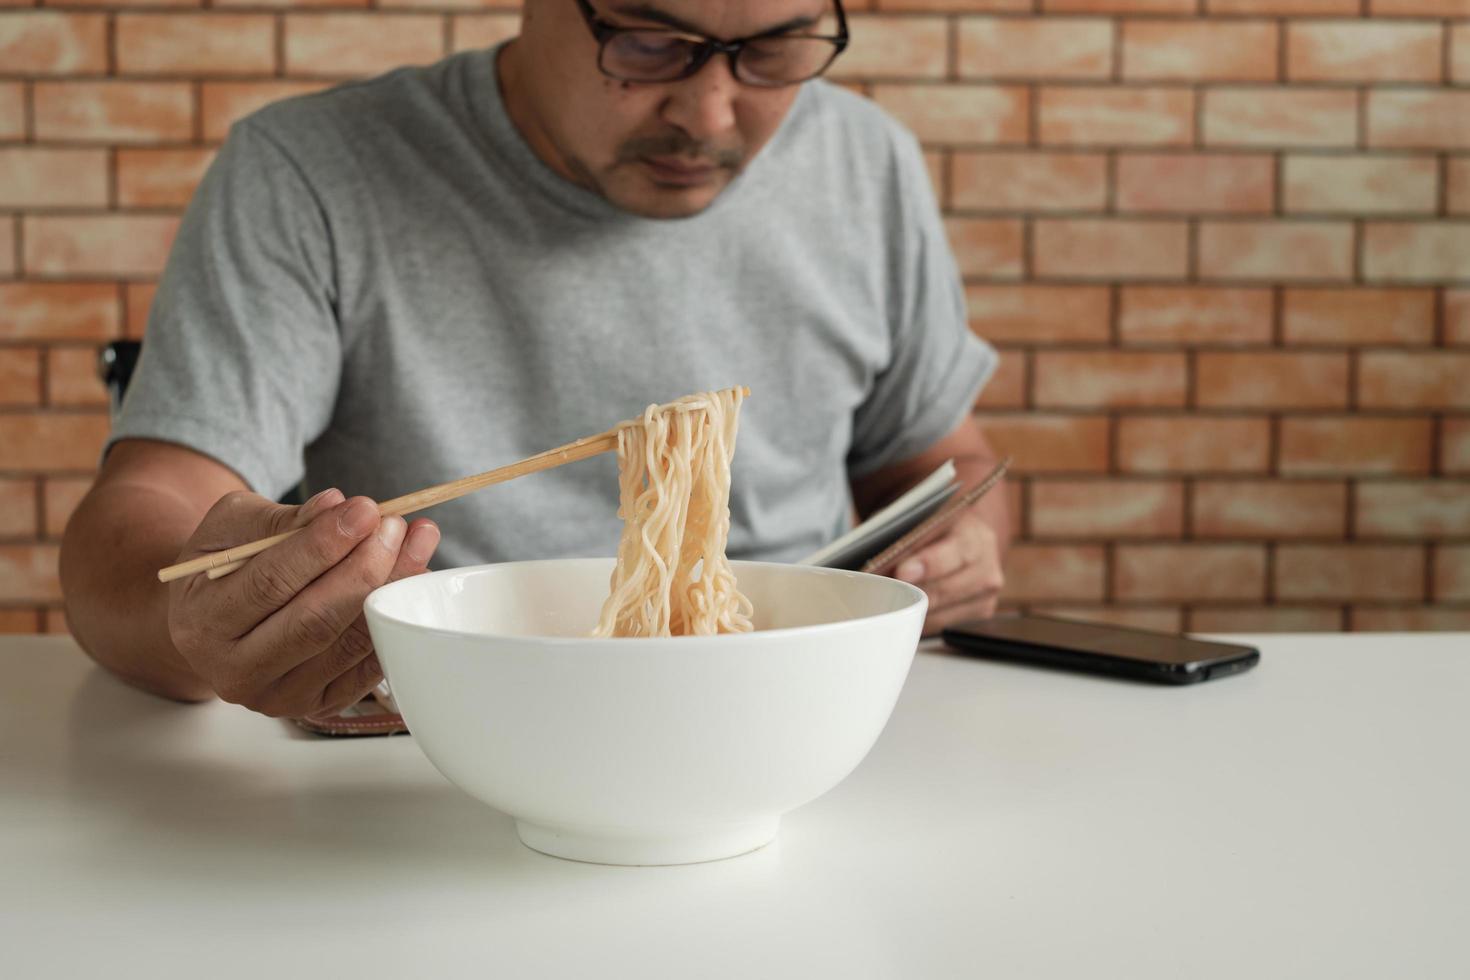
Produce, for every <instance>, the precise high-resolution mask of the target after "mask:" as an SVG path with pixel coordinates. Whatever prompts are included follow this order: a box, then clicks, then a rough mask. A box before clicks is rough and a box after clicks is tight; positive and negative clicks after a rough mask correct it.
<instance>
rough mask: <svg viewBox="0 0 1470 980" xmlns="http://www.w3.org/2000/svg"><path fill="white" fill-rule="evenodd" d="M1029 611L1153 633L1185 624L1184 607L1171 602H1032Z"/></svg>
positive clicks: (1167, 630) (1178, 628) (1181, 626)
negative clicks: (1086, 603)
mask: <svg viewBox="0 0 1470 980" xmlns="http://www.w3.org/2000/svg"><path fill="white" fill-rule="evenodd" d="M1031 611H1032V612H1035V613H1039V614H1040V615H1043V616H1056V617H1057V618H1059V619H1075V620H1077V621H1079V622H1083V623H1108V624H1110V625H1113V626H1123V627H1127V628H1130V629H1139V630H1152V631H1154V632H1155V633H1178V632H1179V631H1180V630H1181V629H1183V627H1184V612H1183V610H1181V609H1179V608H1177V607H1173V606H1071V605H1067V606H1053V605H1040V606H1032V607H1031Z"/></svg>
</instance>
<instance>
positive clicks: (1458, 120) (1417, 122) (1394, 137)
mask: <svg viewBox="0 0 1470 980" xmlns="http://www.w3.org/2000/svg"><path fill="white" fill-rule="evenodd" d="M1367 126H1368V145H1369V146H1374V147H1378V146H1386V147H1414V148H1423V149H1426V150H1433V149H1470V91H1453V90H1448V89H1369V90H1368V122H1367Z"/></svg>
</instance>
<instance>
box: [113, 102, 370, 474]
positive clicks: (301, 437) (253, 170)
mask: <svg viewBox="0 0 1470 980" xmlns="http://www.w3.org/2000/svg"><path fill="white" fill-rule="evenodd" d="M333 268H334V266H333V261H332V240H331V236H330V233H329V226H328V222H327V217H326V214H325V212H324V210H323V208H322V206H321V203H320V201H319V200H318V198H317V197H316V195H315V194H314V193H313V191H312V189H311V187H310V186H309V185H308V183H307V182H306V180H305V178H304V177H303V175H302V173H301V172H300V171H299V170H298V169H297V167H296V165H295V164H294V163H293V161H292V160H291V158H290V157H289V156H288V154H287V152H286V150H285V149H284V148H283V147H281V146H280V145H279V144H278V143H276V141H275V140H274V139H273V138H272V137H271V136H270V135H269V134H267V133H266V132H265V131H263V130H261V129H258V128H256V126H255V125H254V124H252V123H251V122H250V121H248V120H247V121H245V122H241V123H237V124H236V125H235V126H234V127H233V128H232V129H231V131H230V135H229V138H228V139H227V140H226V142H225V144H224V146H223V147H222V148H221V150H220V153H219V155H218V157H217V158H216V159H215V161H214V162H213V164H212V165H211V166H210V168H209V170H208V172H207V173H206V174H205V177H204V179H203V181H201V183H200V186H199V189H198V191H197V192H196V193H195V195H194V198H193V200H192V201H191V202H190V204H189V207H188V209H187V211H186V212H185V214H184V218H183V221H182V223H181V225H180V228H179V233H178V236H177V238H176V239H175V241H174V245H173V249H172V251H171V252H170V254H169V259H168V263H167V265H166V267H165V269H164V273H163V277H162V279H161V280H160V282H159V286H158V291H157V293H156V294H155V296H154V299H153V304H152V308H151V310H150V312H149V316H148V326H147V330H146V333H145V336H144V340H143V349H142V355H141V357H140V359H139V361H138V367H137V369H136V371H135V374H134V377H133V380H132V382H131V384H130V385H129V386H128V390H127V395H126V397H125V398H124V400H123V404H122V406H121V410H120V412H119V417H118V419H117V421H116V423H115V424H114V426H113V432H112V435H111V438H110V439H109V441H108V446H109V448H110V447H111V445H112V444H113V443H115V442H117V441H118V440H120V439H129V438H147V439H159V440H164V441H167V442H173V443H179V444H181V445H184V446H187V447H189V448H191V449H194V450H196V451H198V452H201V453H204V454H205V455H207V456H211V457H213V458H214V459H217V460H219V461H220V462H221V463H223V464H224V465H226V466H228V467H230V468H231V469H233V470H234V471H235V472H236V473H238V474H239V475H240V476H241V477H242V478H243V479H244V480H245V482H246V483H247V484H248V485H249V486H250V487H251V489H253V490H255V491H256V492H257V493H260V494H263V495H265V496H269V497H272V498H276V497H279V496H281V495H282V494H283V493H285V492H286V490H288V489H289V488H291V487H292V486H294V485H295V484H296V483H297V482H299V481H300V479H301V476H302V472H303V462H302V455H303V450H304V448H305V447H306V446H307V445H309V444H310V443H311V442H312V440H314V439H315V438H316V437H317V436H318V435H320V434H321V432H322V431H323V430H324V429H325V428H326V426H327V423H328V422H329V421H330V419H331V414H332V409H333V405H334V404H335V402H336V397H337V388H338V383H339V380H340V376H341V336H340V332H339V330H338V326H337V318H336V315H335V310H336V308H337V290H336V283H335V276H334V272H333Z"/></svg>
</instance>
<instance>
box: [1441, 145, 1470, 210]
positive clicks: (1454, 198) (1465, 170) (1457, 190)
mask: <svg viewBox="0 0 1470 980" xmlns="http://www.w3.org/2000/svg"><path fill="white" fill-rule="evenodd" d="M1445 184H1446V186H1445V204H1446V206H1447V208H1448V210H1449V212H1450V214H1470V157H1450V159H1449V163H1448V167H1447V169H1446V173H1445Z"/></svg>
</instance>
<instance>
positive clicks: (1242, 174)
mask: <svg viewBox="0 0 1470 980" xmlns="http://www.w3.org/2000/svg"><path fill="white" fill-rule="evenodd" d="M1117 181H1118V210H1120V211H1171V212H1179V213H1186V214H1200V213H1208V212H1212V211H1261V212H1269V211H1270V210H1271V209H1272V205H1273V199H1274V194H1275V188H1276V163H1275V161H1274V160H1273V159H1272V158H1271V157H1269V156H1267V155H1265V154H1237V153H1230V154H1205V153H1123V154H1119V156H1118V176H1117Z"/></svg>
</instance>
